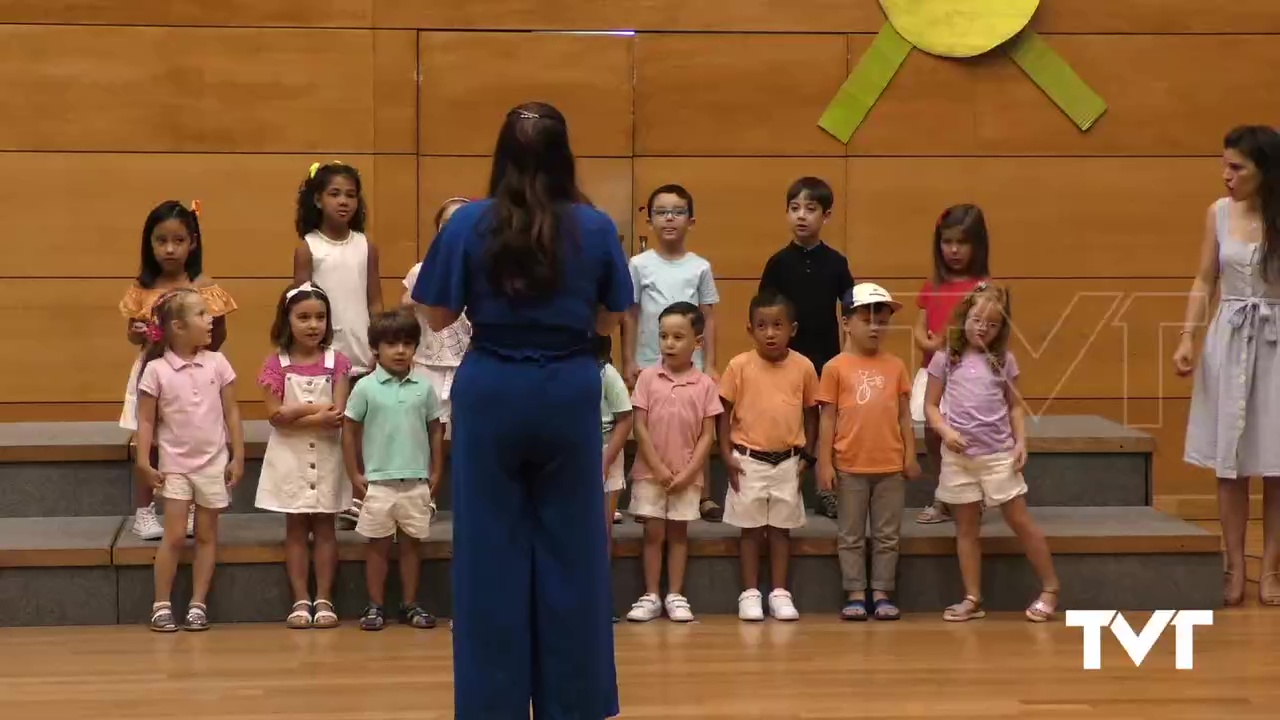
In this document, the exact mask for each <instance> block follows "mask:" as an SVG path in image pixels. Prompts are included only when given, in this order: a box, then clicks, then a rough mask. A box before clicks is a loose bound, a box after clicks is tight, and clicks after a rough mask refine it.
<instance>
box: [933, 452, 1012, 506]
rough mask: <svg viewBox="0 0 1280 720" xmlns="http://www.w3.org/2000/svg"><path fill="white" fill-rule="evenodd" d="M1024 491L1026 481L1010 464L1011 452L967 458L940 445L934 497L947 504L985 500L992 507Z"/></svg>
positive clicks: (964, 503) (962, 503) (963, 503)
mask: <svg viewBox="0 0 1280 720" xmlns="http://www.w3.org/2000/svg"><path fill="white" fill-rule="evenodd" d="M1026 493H1027V483H1026V481H1025V480H1023V478H1022V473H1020V472H1018V471H1017V470H1015V469H1014V467H1013V452H1012V451H1008V452H1001V453H995V454H993V455H982V456H979V457H969V456H967V455H958V454H956V453H954V452H952V451H951V450H949V449H947V446H946V445H943V446H942V467H941V470H940V472H939V473H938V491H937V493H936V494H935V497H936V498H937V499H938V500H940V501H942V502H944V503H948V504H951V505H966V504H969V503H976V502H986V504H987V506H988V507H995V506H997V505H1003V504H1005V503H1007V502H1009V501H1010V500H1012V499H1014V498H1016V497H1020V496H1022V495H1025V494H1026Z"/></svg>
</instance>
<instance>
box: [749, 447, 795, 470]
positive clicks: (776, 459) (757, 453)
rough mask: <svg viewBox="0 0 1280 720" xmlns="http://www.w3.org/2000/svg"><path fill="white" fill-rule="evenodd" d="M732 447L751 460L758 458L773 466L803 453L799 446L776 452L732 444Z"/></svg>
mask: <svg viewBox="0 0 1280 720" xmlns="http://www.w3.org/2000/svg"><path fill="white" fill-rule="evenodd" d="M733 449H734V450H737V451H738V453H740V454H742V455H746V456H747V457H749V458H751V459H752V460H759V461H760V462H762V463H769V464H770V465H773V466H775V467H776V466H778V465H781V464H782V463H784V462H786V461H788V460H790V459H791V458H793V457H798V456H800V455H802V454H804V450H802V449H801V448H791V449H790V450H778V451H777V452H766V451H764V450H752V449H751V448H749V447H744V446H742V445H734V446H733Z"/></svg>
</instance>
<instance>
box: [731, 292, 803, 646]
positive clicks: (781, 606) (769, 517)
mask: <svg viewBox="0 0 1280 720" xmlns="http://www.w3.org/2000/svg"><path fill="white" fill-rule="evenodd" d="M747 331H748V332H749V333H750V334H751V338H752V340H754V341H755V346H756V347H755V349H754V350H751V351H749V352H745V353H742V354H741V355H738V356H737V357H735V358H734V359H732V360H730V361H729V365H728V367H726V368H725V371H724V375H722V376H721V378H720V400H721V403H722V404H723V405H724V414H723V415H722V416H721V421H720V422H721V426H720V433H719V435H720V455H721V457H722V458H723V459H724V464H725V470H726V471H727V472H728V475H729V493H728V495H727V496H726V497H725V509H724V521H725V522H726V523H728V524H730V525H734V526H736V527H739V528H741V529H742V541H741V547H740V549H739V553H738V554H739V560H740V562H741V563H742V584H743V588H744V589H743V592H742V594H741V595H740V596H738V617H739V618H741V619H743V620H750V621H761V620H764V609H763V608H762V603H761V600H762V598H761V593H760V588H759V586H760V545H761V543H762V542H763V540H764V536H765V535H766V534H767V535H768V537H769V560H770V565H769V569H770V577H771V579H772V580H773V588H774V589H773V592H771V593H769V612H770V614H771V615H773V617H774V618H776V619H778V620H799V619H800V614H799V613H798V612H796V606H795V603H794V602H793V601H792V599H791V593H790V592H788V591H787V567H788V565H789V563H790V560H791V536H790V535H791V533H790V531H791V530H792V529H794V528H799V527H803V526H804V523H805V516H804V500H803V499H802V498H801V496H800V478H801V477H802V476H803V474H804V472H805V471H806V470H807V469H808V468H810V467H812V466H813V462H814V459H813V448H814V444H815V443H816V442H817V439H818V412H817V410H818V408H817V402H818V400H817V396H818V373H817V371H815V370H814V369H813V363H811V362H809V360H808V359H807V358H805V356H803V355H801V354H800V353H797V352H794V351H792V350H791V349H790V348H789V347H788V344H789V343H790V342H791V338H792V337H793V336H794V335H795V333H796V319H795V310H794V308H793V307H792V305H791V302H790V301H788V300H787V299H786V298H784V297H782V296H781V295H778V294H777V293H775V292H772V291H766V292H765V293H762V294H760V295H757V296H756V297H755V298H753V299H752V300H751V322H750V324H749V325H748V326H747ZM766 529H767V530H766Z"/></svg>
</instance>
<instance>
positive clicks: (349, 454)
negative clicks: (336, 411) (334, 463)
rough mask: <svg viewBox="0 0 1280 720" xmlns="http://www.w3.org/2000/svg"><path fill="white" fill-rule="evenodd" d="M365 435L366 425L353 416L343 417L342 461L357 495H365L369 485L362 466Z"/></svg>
mask: <svg viewBox="0 0 1280 720" xmlns="http://www.w3.org/2000/svg"><path fill="white" fill-rule="evenodd" d="M363 437H364V426H363V425H362V424H360V423H358V422H356V421H355V420H352V419H351V418H343V422H342V463H343V464H344V465H346V468H347V478H349V479H350V480H351V486H352V488H354V490H355V492H356V497H363V496H364V491H365V490H366V489H367V488H368V487H369V482H368V481H367V480H365V477H364V472H363V468H361V467H360V460H359V457H360V455H359V452H358V448H359V447H360V444H361V442H362V441H363Z"/></svg>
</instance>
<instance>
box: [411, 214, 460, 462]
mask: <svg viewBox="0 0 1280 720" xmlns="http://www.w3.org/2000/svg"><path fill="white" fill-rule="evenodd" d="M469 202H471V201H470V200H468V199H467V198H464V197H452V198H449V199H448V200H445V201H444V204H442V205H441V206H440V209H439V210H436V218H435V224H436V233H437V234H439V232H440V231H441V230H443V229H444V226H445V223H447V222H449V218H450V217H452V216H453V213H454V211H455V210H457V209H458V208H460V207H462V206H463V205H466V204H467V203H469ZM421 270H422V263H418V264H417V265H414V266H413V267H412V268H409V274H407V275H405V277H404V287H405V292H404V296H403V297H402V298H401V299H400V304H401V305H402V306H404V307H407V308H411V309H412V310H413V312H414V314H415V315H416V316H417V318H418V325H420V326H421V327H422V343H421V344H420V345H419V346H418V353H417V355H416V356H414V361H415V362H417V364H418V367H419V368H421V369H422V372H423V373H424V374H426V376H427V377H428V378H430V380H431V383H432V384H433V385H435V387H436V393H437V394H438V395H439V396H440V403H441V406H442V407H443V411H444V415H441V416H440V422H441V423H443V424H444V429H445V435H444V436H445V437H446V438H448V437H450V435H451V433H450V428H449V417H450V402H449V396H450V395H451V394H452V393H451V392H450V391H451V390H452V389H453V378H454V375H456V374H457V372H458V366H459V365H461V364H462V356H463V355H465V354H466V352H467V346H468V345H469V344H470V342H471V323H470V322H468V321H467V316H466V315H459V316H458V319H457V320H455V321H454V323H453V324H452V325H450V326H449V327H447V328H445V329H444V330H442V331H440V332H438V333H437V332H434V331H433V330H432V329H431V328H430V327H428V326H427V318H426V315H425V308H423V306H421V305H419V304H417V303H415V302H414V301H413V298H411V297H409V293H410V292H411V291H412V290H413V286H414V285H416V284H417V283H418V273H419V272H420V271H421Z"/></svg>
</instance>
